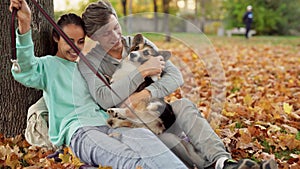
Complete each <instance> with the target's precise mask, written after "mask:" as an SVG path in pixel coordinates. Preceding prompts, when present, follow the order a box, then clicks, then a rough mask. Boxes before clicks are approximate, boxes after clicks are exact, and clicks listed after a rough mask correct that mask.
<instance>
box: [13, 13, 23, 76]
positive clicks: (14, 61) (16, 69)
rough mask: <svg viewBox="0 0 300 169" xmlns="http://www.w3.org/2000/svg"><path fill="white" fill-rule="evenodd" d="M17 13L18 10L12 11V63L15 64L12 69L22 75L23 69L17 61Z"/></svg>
mask: <svg viewBox="0 0 300 169" xmlns="http://www.w3.org/2000/svg"><path fill="white" fill-rule="evenodd" d="M17 12H18V10H17V9H16V8H13V9H12V14H11V22H10V27H11V59H10V61H11V62H12V64H13V66H12V69H13V70H14V71H15V72H16V73H20V72H21V67H20V65H19V64H18V59H17V52H16V33H15V18H16V15H17Z"/></svg>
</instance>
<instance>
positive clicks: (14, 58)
mask: <svg viewBox="0 0 300 169" xmlns="http://www.w3.org/2000/svg"><path fill="white" fill-rule="evenodd" d="M31 1H32V2H33V4H34V5H35V6H36V7H37V8H38V10H39V11H40V12H41V13H42V14H43V15H44V17H45V18H46V19H47V20H48V22H49V23H50V24H51V25H52V26H53V28H54V29H55V30H56V31H57V32H58V33H59V35H60V36H61V37H62V38H63V39H64V40H65V41H66V42H67V44H68V45H69V46H70V47H71V48H72V49H73V50H74V51H75V52H76V54H77V55H78V56H79V58H80V59H81V60H82V61H83V62H84V63H85V64H86V65H87V66H88V68H89V69H90V70H91V71H92V72H93V73H94V74H95V75H96V76H97V77H98V78H99V79H100V80H101V81H102V82H103V83H104V84H105V85H106V86H107V87H108V88H109V89H110V90H111V91H112V92H113V93H114V94H115V95H116V96H117V97H118V98H119V99H120V100H121V97H120V96H119V95H118V94H117V93H116V91H114V90H113V89H112V88H111V86H110V85H109V83H108V82H107V81H106V80H105V79H104V78H103V77H102V76H101V75H100V74H99V72H98V71H97V69H96V68H94V66H93V65H92V64H91V63H90V62H89V61H88V59H87V58H86V57H85V56H84V55H83V53H81V52H80V50H79V49H78V48H77V46H76V45H75V44H74V43H73V42H72V41H71V40H70V38H69V37H68V36H67V35H66V34H65V32H64V31H62V30H61V28H60V27H59V26H58V25H57V24H56V23H55V21H54V20H53V19H52V18H51V17H50V16H49V15H48V14H47V12H46V11H45V10H44V9H43V8H42V7H41V6H40V5H39V4H38V3H37V1H36V0H31ZM16 14H17V9H16V8H13V11H12V16H11V17H12V18H11V38H12V41H11V42H12V59H11V62H12V63H13V70H14V71H15V72H16V73H19V72H21V68H20V65H19V64H18V60H17V55H16V35H15V18H16ZM124 104H125V106H126V107H127V108H128V109H129V110H130V111H131V112H132V113H133V114H134V115H135V116H136V117H137V119H138V120H139V121H140V122H142V123H143V125H144V126H145V127H146V128H147V129H149V130H150V131H151V132H153V131H152V130H151V129H150V127H149V126H148V125H147V124H146V123H145V122H144V121H143V120H142V119H141V118H140V117H139V116H138V115H137V114H136V113H135V112H134V110H133V109H132V108H131V107H130V106H129V105H127V104H126V103H124ZM153 133H154V132H153Z"/></svg>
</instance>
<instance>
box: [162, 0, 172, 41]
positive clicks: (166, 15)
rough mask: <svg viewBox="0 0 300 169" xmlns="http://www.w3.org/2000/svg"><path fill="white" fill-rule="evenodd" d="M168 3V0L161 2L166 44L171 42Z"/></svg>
mask: <svg viewBox="0 0 300 169" xmlns="http://www.w3.org/2000/svg"><path fill="white" fill-rule="evenodd" d="M169 3H170V0H163V10H164V23H165V24H164V25H165V27H164V28H165V33H166V39H165V41H166V42H170V41H171V32H170V27H169Z"/></svg>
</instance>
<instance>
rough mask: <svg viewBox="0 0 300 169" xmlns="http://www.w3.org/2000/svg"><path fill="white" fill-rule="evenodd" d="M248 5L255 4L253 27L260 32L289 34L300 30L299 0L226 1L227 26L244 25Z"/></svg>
mask: <svg viewBox="0 0 300 169" xmlns="http://www.w3.org/2000/svg"><path fill="white" fill-rule="evenodd" d="M248 5H252V6H253V14H254V22H253V28H254V29H255V30H257V31H258V32H259V33H260V34H267V35H275V34H278V35H287V34H291V33H292V32H293V31H298V32H300V26H299V22H298V20H299V16H300V1H299V0H289V1H285V0H277V1H265V0H248V1H243V0H227V1H224V7H225V9H226V11H227V12H226V14H227V15H226V19H225V22H226V27H227V28H233V27H243V26H244V24H243V22H242V18H243V14H244V12H245V11H246V7H247V6H248Z"/></svg>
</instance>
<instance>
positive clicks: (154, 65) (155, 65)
mask: <svg viewBox="0 0 300 169" xmlns="http://www.w3.org/2000/svg"><path fill="white" fill-rule="evenodd" d="M164 68H165V61H164V58H163V57H162V56H156V57H153V56H151V57H150V59H149V60H148V61H146V62H145V63H144V64H142V65H141V66H139V67H138V70H139V72H140V73H141V74H142V76H143V77H144V78H145V77H147V76H152V75H158V74H160V73H161V72H162V70H163V69H164Z"/></svg>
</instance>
